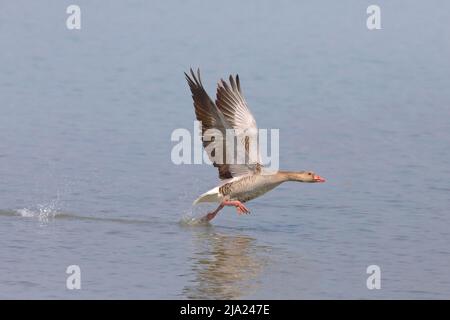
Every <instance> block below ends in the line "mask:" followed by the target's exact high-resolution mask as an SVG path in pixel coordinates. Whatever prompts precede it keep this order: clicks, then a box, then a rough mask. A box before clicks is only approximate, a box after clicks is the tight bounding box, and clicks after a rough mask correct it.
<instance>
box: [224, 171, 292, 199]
mask: <svg viewBox="0 0 450 320" xmlns="http://www.w3.org/2000/svg"><path fill="white" fill-rule="evenodd" d="M284 181H286V180H285V179H284V177H283V176H282V175H280V174H272V175H263V174H257V175H249V176H243V177H242V178H240V179H238V180H236V181H233V182H228V183H225V184H224V185H222V186H221V187H219V194H220V196H221V198H222V199H224V200H238V201H241V202H247V201H250V200H253V199H255V198H257V197H259V196H262V195H263V194H265V193H266V192H268V191H270V190H272V189H273V188H275V187H277V186H278V185H280V184H281V183H282V182H284Z"/></svg>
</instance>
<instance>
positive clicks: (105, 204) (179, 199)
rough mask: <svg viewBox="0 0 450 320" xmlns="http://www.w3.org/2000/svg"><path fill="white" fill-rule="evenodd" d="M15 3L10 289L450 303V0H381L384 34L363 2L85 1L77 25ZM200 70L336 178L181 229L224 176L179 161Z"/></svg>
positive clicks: (7, 207) (4, 19)
mask: <svg viewBox="0 0 450 320" xmlns="http://www.w3.org/2000/svg"><path fill="white" fill-rule="evenodd" d="M19 2H20V1H19ZM19 2H17V1H14V2H11V1H10V2H6V3H4V4H2V10H0V42H1V43H2V50H1V51H0V97H1V98H0V99H1V101H0V110H1V111H2V116H0V137H1V138H0V181H1V183H0V243H1V247H0V298H13V299H16V298H64V299H74V298H138V299H142V298H175V299H181V298H226V299H229V298H275V299H281V298H289V299H302V298H449V297H450V274H449V271H448V265H449V264H450V250H449V248H448V244H449V241H450V229H449V225H450V216H449V207H450V196H449V194H450V193H449V191H450V187H449V181H450V168H449V165H448V164H449V159H450V121H449V119H450V117H449V116H450V93H449V90H448V88H449V87H450V80H449V77H448V75H449V74H450V61H449V59H448V57H449V56H450V45H449V42H448V39H449V36H448V35H449V31H450V30H449V29H450V25H449V24H448V20H449V18H450V17H449V15H450V4H449V3H448V2H444V1H441V2H439V5H437V4H436V3H433V4H432V3H426V2H423V1H420V2H419V1H394V2H393V1H378V4H379V5H380V6H381V9H382V28H383V29H382V30H379V31H368V30H367V28H366V24H365V20H366V13H365V12H366V8H367V6H368V5H369V4H372V3H369V2H365V1H344V2H339V4H338V3H336V2H332V1H327V2H321V3H318V2H313V1H311V2H309V3H303V4H300V3H297V2H295V1H286V2H283V4H281V5H280V4H279V5H275V4H274V3H271V2H268V1H267V2H261V1H258V2H256V1H255V2H252V1H250V2H246V3H241V2H233V1H231V2H227V5H226V6H224V5H223V3H222V4H219V2H217V3H212V2H211V3H210V2H208V4H206V3H204V2H198V3H197V4H198V5H197V6H195V5H194V4H192V3H189V4H188V3H185V2H182V1H173V2H171V3H170V4H169V3H165V4H163V3H159V4H154V3H152V4H150V2H146V1H131V2H127V5H125V4H124V3H123V2H121V1H109V2H108V6H104V5H103V4H102V3H100V2H92V1H77V4H78V5H80V7H81V9H82V29H81V30H80V31H69V30H67V29H66V28H65V19H66V16H67V15H66V14H65V9H66V7H67V5H69V4H71V3H69V2H67V3H65V2H62V3H61V4H59V5H54V3H52V4H51V2H50V1H48V2H47V1H40V2H39V4H38V3H28V2H27V3H26V5H23V6H19ZM24 4H25V2H24ZM50 4H51V5H50ZM200 4H201V6H200ZM236 8H239V10H236ZM190 66H193V67H197V66H200V67H201V68H202V75H203V76H202V78H203V82H204V84H205V86H206V87H207V89H208V91H209V92H210V95H211V96H214V90H215V88H214V87H215V83H216V81H217V80H218V79H219V78H220V77H226V76H227V75H228V74H229V73H230V72H233V73H235V72H239V74H240V77H241V83H242V87H243V91H244V94H245V96H246V99H247V102H248V103H249V105H250V107H251V109H252V111H253V114H254V116H255V118H256V120H257V122H258V125H259V127H260V128H279V129H280V138H281V141H280V164H281V167H282V168H284V169H290V170H295V169H298V170H303V169H305V170H314V171H316V172H317V173H318V174H320V175H322V176H324V177H325V178H326V179H327V183H325V184H294V183H289V184H284V185H281V186H280V187H278V188H277V189H276V190H274V191H272V192H271V193H269V194H267V195H265V196H264V197H261V198H259V199H256V200H254V201H252V202H250V203H248V207H249V208H250V210H251V211H252V213H251V214H250V215H248V216H238V215H237V214H236V213H235V211H234V210H232V209H229V208H227V209H225V210H224V211H223V212H221V214H220V215H219V216H218V217H217V218H216V219H215V220H214V221H213V223H212V224H211V225H205V224H194V225H192V224H189V223H185V221H186V219H188V218H189V217H191V214H192V212H191V210H192V209H191V203H192V201H193V200H194V199H195V198H196V197H197V196H198V195H199V194H201V193H203V192H205V191H207V190H209V189H210V188H211V187H213V186H214V185H215V184H216V183H217V173H216V170H215V169H214V168H211V167H208V166H206V165H184V166H176V165H174V164H173V163H172V162H171V160H170V152H171V148H172V146H173V145H174V143H172V142H171V141H170V135H171V133H172V131H173V130H174V129H176V128H187V129H189V130H191V131H192V130H193V120H194V113H193V107H192V102H191V98H190V93H189V92H188V88H187V85H186V83H185V80H184V76H183V72H184V71H186V70H187V69H188V68H189V67H190ZM202 210H204V209H203V208H196V209H195V212H194V213H195V215H194V216H195V217H197V216H198V214H199V212H202ZM205 210H206V209H205ZM186 217H188V218H186ZM180 221H181V222H180ZM183 221H184V222H183ZM74 264H75V265H79V266H80V268H81V279H82V280H81V281H82V288H81V290H67V289H66V278H67V276H68V275H67V274H66V273H65V271H66V268H67V267H68V266H69V265H74ZM372 264H376V265H379V266H380V268H381V279H382V280H381V286H382V287H381V290H368V289H367V287H366V279H367V277H368V275H367V274H366V268H367V266H369V265H372Z"/></svg>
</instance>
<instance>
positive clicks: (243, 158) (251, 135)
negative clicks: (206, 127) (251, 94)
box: [216, 75, 261, 165]
mask: <svg viewBox="0 0 450 320" xmlns="http://www.w3.org/2000/svg"><path fill="white" fill-rule="evenodd" d="M229 81H230V84H229V85H228V84H227V83H226V82H225V81H224V80H223V79H220V82H219V83H218V87H217V98H216V105H217V107H218V108H219V110H220V111H221V112H222V114H223V115H224V117H225V120H226V121H227V123H228V124H229V125H230V126H231V127H232V128H233V129H234V130H235V134H236V137H237V140H238V141H237V143H238V145H239V144H240V145H241V146H242V147H243V148H244V150H245V152H244V153H241V154H238V155H237V157H238V159H237V161H238V162H239V163H246V164H248V165H256V164H260V163H261V156H260V153H259V150H258V127H257V125H256V121H255V118H254V117H253V115H252V113H251V112H250V109H249V107H248V105H247V103H246V101H245V99H244V96H243V94H242V90H241V84H240V81H239V75H236V79H234V78H233V77H232V76H231V75H230V78H229ZM252 148H253V149H252Z"/></svg>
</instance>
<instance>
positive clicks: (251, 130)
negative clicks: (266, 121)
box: [184, 69, 325, 221]
mask: <svg viewBox="0 0 450 320" xmlns="http://www.w3.org/2000/svg"><path fill="white" fill-rule="evenodd" d="M184 74H185V76H186V80H187V82H188V84H189V88H190V90H191V92H192V99H193V100H194V108H195V115H196V118H197V120H198V121H200V122H201V124H202V128H201V129H202V141H203V147H204V148H205V150H209V151H212V150H215V152H217V151H219V152H223V151H222V150H225V151H224V152H223V153H224V154H225V155H226V153H227V152H230V151H229V150H228V149H227V146H228V144H227V138H228V136H227V135H226V132H227V130H228V129H234V130H235V131H236V133H237V135H236V140H237V144H239V143H241V144H242V145H241V147H243V148H244V150H245V154H244V155H243V156H244V157H245V158H242V155H241V157H240V155H239V154H238V157H240V160H241V161H237V159H234V158H233V159H234V160H235V161H231V162H229V163H226V161H217V157H216V154H214V153H215V152H214V151H212V152H210V153H208V156H209V158H210V160H211V161H212V162H213V165H214V166H215V167H217V168H218V170H219V178H220V179H221V180H222V181H221V183H220V184H219V185H218V186H217V187H215V188H213V189H211V190H209V191H207V192H205V193H204V194H202V195H201V196H199V197H198V198H197V199H196V200H195V201H194V203H193V205H196V204H197V203H200V202H217V203H219V206H218V207H217V209H216V210H214V211H212V212H209V213H208V214H207V215H206V216H205V217H204V219H205V220H206V221H210V220H212V219H214V217H215V216H216V215H217V213H218V212H219V211H220V210H221V209H223V208H224V207H225V206H234V207H236V210H237V212H238V214H247V213H250V211H249V210H248V209H247V208H246V207H245V206H244V203H245V202H247V201H250V200H252V199H255V198H257V197H259V196H261V195H263V194H265V193H266V192H268V191H270V190H272V189H273V188H275V187H277V186H278V185H280V184H281V183H283V182H286V181H298V182H325V179H323V178H322V177H320V176H319V175H317V174H315V173H314V172H311V171H298V172H294V171H276V172H270V171H268V170H267V169H265V168H264V167H263V166H262V165H261V160H260V155H259V153H258V152H256V153H255V152H250V140H249V136H250V137H251V136H254V135H255V133H256V132H257V130H258V129H257V126H256V121H255V119H254V117H253V115H252V114H251V112H250V110H249V108H248V106H247V103H246V102H245V99H244V96H243V95H242V90H241V85H240V81H239V76H238V75H236V77H235V78H233V77H232V76H231V75H230V77H229V84H228V83H227V82H225V81H224V80H223V79H221V80H220V82H219V83H218V87H217V97H216V102H215V103H214V102H213V101H212V100H211V98H210V97H209V96H208V94H207V93H206V91H205V89H204V88H203V84H202V82H201V78H200V70H199V69H197V75H195V73H194V71H193V70H192V69H190V75H188V74H187V73H184ZM211 131H213V132H220V133H221V135H222V139H217V137H215V138H212V137H211V134H210V132H211ZM233 139H234V138H233ZM224 145H225V147H224ZM241 150H242V149H241ZM231 152H232V153H233V155H234V149H233V151H231ZM225 155H224V158H223V159H227V160H228V158H226V157H225Z"/></svg>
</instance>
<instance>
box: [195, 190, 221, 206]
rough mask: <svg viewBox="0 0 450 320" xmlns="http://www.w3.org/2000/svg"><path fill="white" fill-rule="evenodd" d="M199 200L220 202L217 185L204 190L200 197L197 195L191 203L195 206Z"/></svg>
mask: <svg viewBox="0 0 450 320" xmlns="http://www.w3.org/2000/svg"><path fill="white" fill-rule="evenodd" d="M200 202H220V198H219V187H215V188H214V189H211V190H209V191H207V192H205V193H204V194H202V195H201V196H200V197H198V198H197V199H196V200H195V201H194V203H193V204H192V205H194V206H195V205H196V204H197V203H200Z"/></svg>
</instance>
